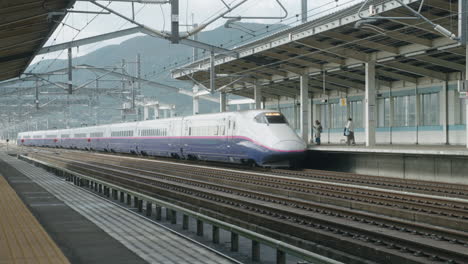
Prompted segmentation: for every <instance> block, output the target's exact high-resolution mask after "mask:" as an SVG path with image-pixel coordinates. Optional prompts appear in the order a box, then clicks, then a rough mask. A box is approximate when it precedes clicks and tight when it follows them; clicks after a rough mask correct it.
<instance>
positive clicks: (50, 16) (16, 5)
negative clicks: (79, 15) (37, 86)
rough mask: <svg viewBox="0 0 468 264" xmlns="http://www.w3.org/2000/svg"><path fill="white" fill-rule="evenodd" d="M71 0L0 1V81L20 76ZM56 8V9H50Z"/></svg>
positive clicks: (58, 22) (68, 6)
mask: <svg viewBox="0 0 468 264" xmlns="http://www.w3.org/2000/svg"><path fill="white" fill-rule="evenodd" d="M74 3H75V0H4V1H0V81H3V80H7V79H10V78H14V77H18V76H20V75H21V74H22V73H23V72H24V70H25V69H26V68H27V67H28V65H29V64H30V63H31V61H32V60H33V58H34V56H35V55H36V53H37V52H38V51H39V50H40V49H41V48H42V46H43V45H44V44H45V43H46V41H47V40H48V39H49V37H50V36H51V35H52V33H53V32H54V31H55V29H56V28H57V26H58V25H59V24H60V23H61V21H62V20H63V18H64V17H65V13H63V12H62V14H58V13H60V12H61V11H64V10H66V9H67V8H70V7H71V6H72V5H73V4H74ZM52 12H58V13H52Z"/></svg>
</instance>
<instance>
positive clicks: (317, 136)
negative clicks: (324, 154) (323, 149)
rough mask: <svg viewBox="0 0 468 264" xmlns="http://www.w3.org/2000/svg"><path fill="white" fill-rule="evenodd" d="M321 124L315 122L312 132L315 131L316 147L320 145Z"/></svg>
mask: <svg viewBox="0 0 468 264" xmlns="http://www.w3.org/2000/svg"><path fill="white" fill-rule="evenodd" d="M322 130H323V127H322V124H320V121H318V120H315V125H314V131H315V143H316V144H317V145H320V137H321V136H322Z"/></svg>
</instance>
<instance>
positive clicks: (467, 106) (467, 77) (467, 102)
mask: <svg viewBox="0 0 468 264" xmlns="http://www.w3.org/2000/svg"><path fill="white" fill-rule="evenodd" d="M462 2H463V1H462ZM465 49H466V55H465V58H466V60H467V61H465V65H466V70H465V80H467V82H468V45H465ZM465 85H466V83H465ZM464 100H465V118H466V120H465V129H466V139H465V140H466V148H468V99H466V98H465V99H464Z"/></svg>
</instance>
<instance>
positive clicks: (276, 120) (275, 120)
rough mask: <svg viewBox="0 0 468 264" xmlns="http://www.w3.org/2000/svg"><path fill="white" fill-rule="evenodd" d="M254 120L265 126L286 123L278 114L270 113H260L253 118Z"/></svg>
mask: <svg viewBox="0 0 468 264" xmlns="http://www.w3.org/2000/svg"><path fill="white" fill-rule="evenodd" d="M255 120H256V121H257V122H258V123H265V124H287V123H288V121H287V120H286V118H285V117H284V116H283V115H282V114H281V113H278V112H272V113H261V114H259V115H257V116H256V117H255Z"/></svg>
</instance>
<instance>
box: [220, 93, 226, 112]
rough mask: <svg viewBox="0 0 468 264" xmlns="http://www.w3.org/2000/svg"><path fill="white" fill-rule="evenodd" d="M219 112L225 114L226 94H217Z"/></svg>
mask: <svg viewBox="0 0 468 264" xmlns="http://www.w3.org/2000/svg"><path fill="white" fill-rule="evenodd" d="M219 112H221V113H222V112H226V93H223V92H222V93H220V94H219Z"/></svg>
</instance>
